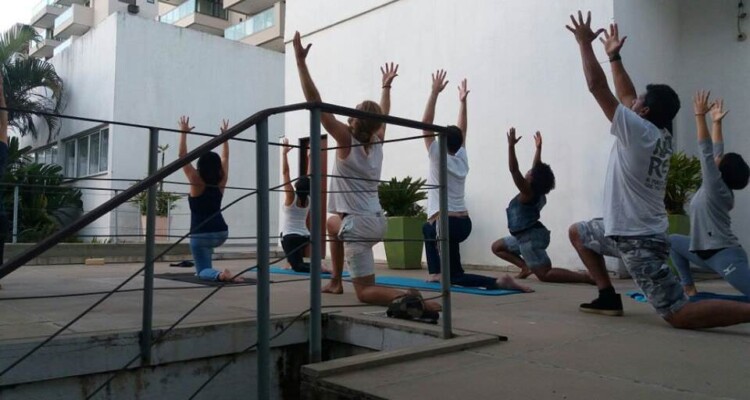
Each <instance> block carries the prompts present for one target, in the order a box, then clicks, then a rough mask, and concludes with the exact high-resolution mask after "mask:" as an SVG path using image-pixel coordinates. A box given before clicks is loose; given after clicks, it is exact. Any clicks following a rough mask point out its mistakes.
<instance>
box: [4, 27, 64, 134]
mask: <svg viewBox="0 0 750 400" xmlns="http://www.w3.org/2000/svg"><path fill="white" fill-rule="evenodd" d="M41 40H42V38H41V36H39V34H38V33H37V32H36V31H35V30H34V29H33V28H32V27H30V26H28V25H20V24H19V25H16V26H14V27H13V28H11V29H9V30H8V31H6V32H5V33H3V34H2V35H0V68H2V75H3V84H4V87H5V97H6V102H7V104H8V108H14V109H21V110H28V111H36V112H46V113H59V112H60V110H61V109H62V107H63V100H62V99H63V82H62V79H61V78H60V76H58V75H57V72H56V71H55V67H54V66H53V65H52V64H50V63H49V62H47V61H46V60H43V59H39V58H33V57H29V56H28V52H29V44H30V43H31V42H37V43H38V42H40V41H41ZM42 119H44V121H45V123H46V124H47V127H48V128H49V135H48V137H47V141H48V142H49V141H51V140H52V138H53V137H54V135H56V134H57V131H58V129H59V121H58V120H57V118H54V117H50V116H44V117H42ZM8 120H9V124H10V126H13V127H15V128H17V129H18V131H19V132H20V133H21V135H31V137H33V138H34V139H36V138H37V136H38V133H39V127H38V126H37V124H36V123H35V116H34V115H33V114H29V113H21V112H16V111H11V112H9V113H8Z"/></svg>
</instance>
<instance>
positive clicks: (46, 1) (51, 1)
mask: <svg viewBox="0 0 750 400" xmlns="http://www.w3.org/2000/svg"><path fill="white" fill-rule="evenodd" d="M46 7H57V8H65V6H63V5H60V4H58V3H57V0H42V1H40V2H39V3H37V4H36V5H35V6H34V8H33V9H32V10H31V16H32V17H34V16H36V15H37V14H39V13H40V12H42V11H43V10H44V9H45V8H46Z"/></svg>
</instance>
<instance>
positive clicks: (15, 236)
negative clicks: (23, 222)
mask: <svg viewBox="0 0 750 400" xmlns="http://www.w3.org/2000/svg"><path fill="white" fill-rule="evenodd" d="M18 190H19V189H18V186H15V187H13V243H18V198H19V197H20V196H19V193H18ZM6 234H7V232H6ZM0 261H2V260H0Z"/></svg>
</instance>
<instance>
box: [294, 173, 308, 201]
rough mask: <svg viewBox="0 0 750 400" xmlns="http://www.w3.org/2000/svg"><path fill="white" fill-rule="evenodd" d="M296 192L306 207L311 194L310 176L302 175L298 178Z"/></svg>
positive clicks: (295, 186) (295, 185)
mask: <svg viewBox="0 0 750 400" xmlns="http://www.w3.org/2000/svg"><path fill="white" fill-rule="evenodd" d="M294 194H296V195H297V198H298V199H299V200H300V202H302V206H303V207H306V206H307V198H308V197H309V196H310V178H308V177H306V176H301V177H300V178H299V179H297V182H295V183H294Z"/></svg>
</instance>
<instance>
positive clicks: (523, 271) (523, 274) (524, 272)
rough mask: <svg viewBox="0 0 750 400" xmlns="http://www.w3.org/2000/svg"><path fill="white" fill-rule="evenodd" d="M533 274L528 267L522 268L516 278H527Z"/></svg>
mask: <svg viewBox="0 0 750 400" xmlns="http://www.w3.org/2000/svg"><path fill="white" fill-rule="evenodd" d="M529 275H531V270H530V269H528V268H522V269H521V272H519V273H518V275H516V279H526V278H528V277H529Z"/></svg>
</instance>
